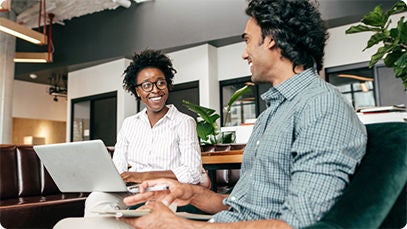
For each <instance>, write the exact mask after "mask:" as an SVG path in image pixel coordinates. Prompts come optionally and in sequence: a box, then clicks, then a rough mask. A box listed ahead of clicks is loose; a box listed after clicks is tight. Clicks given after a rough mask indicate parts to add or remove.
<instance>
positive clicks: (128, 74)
mask: <svg viewBox="0 0 407 229" xmlns="http://www.w3.org/2000/svg"><path fill="white" fill-rule="evenodd" d="M150 67H152V68H157V69H160V70H161V71H162V72H163V73H164V76H165V80H166V81H167V85H168V89H171V88H172V87H173V82H172V78H174V74H175V73H177V71H176V70H175V69H174V68H173V66H172V62H171V60H170V58H169V57H168V56H166V55H165V54H164V53H162V52H161V51H158V50H152V49H147V50H144V51H142V52H140V53H135V54H134V56H133V58H132V62H131V63H130V65H129V66H128V67H127V68H126V70H124V73H123V74H124V79H123V88H124V90H126V91H128V92H130V93H132V94H133V95H134V96H136V98H138V96H137V93H136V85H137V75H138V73H139V72H140V71H141V70H143V69H145V68H150Z"/></svg>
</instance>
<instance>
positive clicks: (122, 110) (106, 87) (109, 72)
mask: <svg viewBox="0 0 407 229" xmlns="http://www.w3.org/2000/svg"><path fill="white" fill-rule="evenodd" d="M128 64H129V60H127V59H120V60H116V61H112V62H109V63H105V64H101V65H97V66H93V67H90V68H86V69H82V70H78V71H74V72H70V73H69V74H68V104H71V100H72V99H77V98H82V97H87V96H92V95H98V94H102V93H107V92H113V91H117V131H118V130H119V129H120V128H121V125H122V122H123V120H124V118H125V117H127V116H129V115H132V114H135V113H136V103H135V100H134V97H132V96H131V95H130V94H129V93H127V92H124V90H123V87H122V81H123V77H122V74H123V71H124V69H125V68H126V67H127V66H128ZM66 114H67V117H68V118H67V128H66V129H67V133H66V136H67V141H68V140H69V139H70V137H71V136H70V122H71V118H72V117H71V107H70V106H68V107H67V113H66Z"/></svg>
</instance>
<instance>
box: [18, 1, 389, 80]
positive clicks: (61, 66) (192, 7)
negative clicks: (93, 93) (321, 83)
mask: <svg viewBox="0 0 407 229" xmlns="http://www.w3.org/2000/svg"><path fill="white" fill-rule="evenodd" d="M320 2H321V3H320V9H321V12H322V16H323V18H324V19H325V20H326V21H327V23H328V25H330V26H337V25H340V24H347V23H351V22H356V21H358V20H359V19H360V18H361V15H364V14H365V13H366V12H368V11H370V10H371V9H373V8H374V6H375V5H376V4H382V5H383V6H384V8H389V7H390V6H391V5H392V4H393V3H394V2H395V1H388V0H359V1H350V0H321V1H320ZM89 4H92V3H91V1H90V3H89ZM246 6H247V2H246V0H155V1H152V2H146V3H142V4H139V5H136V4H135V3H134V2H133V5H132V6H131V7H130V8H128V9H126V8H122V7H119V8H117V9H116V10H107V11H102V12H99V13H95V14H91V15H87V16H82V17H80V18H74V19H72V20H70V21H66V22H65V25H64V26H62V25H58V24H56V25H54V30H53V31H54V32H53V41H54V46H55V51H54V63H51V64H16V70H15V72H16V78H19V77H23V76H24V77H27V76H26V75H27V74H28V73H31V72H37V73H44V74H50V73H51V72H54V73H55V72H67V71H71V70H75V69H79V68H81V67H86V66H89V65H90V64H95V63H99V62H100V61H107V60H111V59H116V58H121V57H126V56H131V55H132V53H133V52H134V51H139V50H142V49H145V48H154V49H163V50H167V51H168V50H176V49H180V48H181V47H183V48H185V47H188V46H191V45H197V44H202V43H206V42H208V43H211V41H215V42H214V43H212V44H215V45H216V42H219V41H222V42H223V43H228V42H230V41H233V42H236V41H237V40H239V37H240V34H241V33H242V31H243V29H244V26H245V23H246V21H247V16H245V13H244V10H245V8H246ZM236 38H237V39H236ZM33 46H34V45H31V44H27V42H25V41H21V40H20V39H17V48H16V50H17V51H30V50H31V49H37V50H38V49H41V48H39V47H33ZM27 78H28V77H27ZM20 79H22V78H20ZM23 80H24V79H23Z"/></svg>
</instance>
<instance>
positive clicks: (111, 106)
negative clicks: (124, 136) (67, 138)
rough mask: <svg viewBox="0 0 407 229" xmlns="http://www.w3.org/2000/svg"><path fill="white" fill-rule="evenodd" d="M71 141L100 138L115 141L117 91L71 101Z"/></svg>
mask: <svg viewBox="0 0 407 229" xmlns="http://www.w3.org/2000/svg"><path fill="white" fill-rule="evenodd" d="M71 117H72V120H71V141H84V140H94V139H101V140H102V141H103V142H104V143H105V145H106V146H113V145H114V144H115V143H116V132H117V131H116V130H117V91H114V92H108V93H103V94H99V95H93V96H87V97H82V98H77V99H73V100H72V101H71Z"/></svg>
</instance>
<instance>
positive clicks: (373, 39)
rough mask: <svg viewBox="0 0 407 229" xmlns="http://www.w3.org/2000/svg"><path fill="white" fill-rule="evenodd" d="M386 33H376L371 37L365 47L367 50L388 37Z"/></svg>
mask: <svg viewBox="0 0 407 229" xmlns="http://www.w3.org/2000/svg"><path fill="white" fill-rule="evenodd" d="M386 37H387V36H386V34H385V33H376V34H374V35H373V36H371V37H370V39H369V41H368V42H367V46H366V48H364V49H363V51H365V50H366V49H368V48H370V47H372V46H373V45H376V44H378V43H379V42H381V41H383V40H384V39H386Z"/></svg>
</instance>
